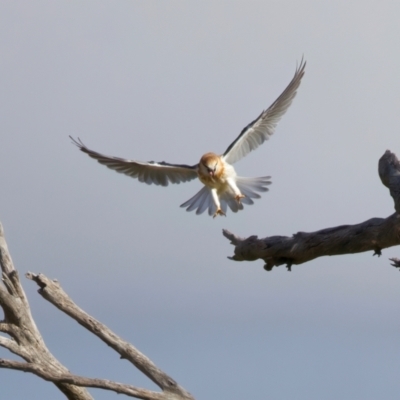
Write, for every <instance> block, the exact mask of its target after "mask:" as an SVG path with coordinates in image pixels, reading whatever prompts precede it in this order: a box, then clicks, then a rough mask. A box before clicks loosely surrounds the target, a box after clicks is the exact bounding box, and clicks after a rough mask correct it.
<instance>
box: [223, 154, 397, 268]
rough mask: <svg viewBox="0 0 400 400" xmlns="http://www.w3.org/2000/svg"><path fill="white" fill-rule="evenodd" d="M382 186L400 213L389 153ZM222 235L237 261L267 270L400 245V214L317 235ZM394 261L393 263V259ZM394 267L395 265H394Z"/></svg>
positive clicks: (382, 161) (225, 232)
mask: <svg viewBox="0 0 400 400" xmlns="http://www.w3.org/2000/svg"><path fill="white" fill-rule="evenodd" d="M378 172H379V176H380V178H381V180H382V183H383V184H384V185H385V186H387V187H388V188H389V190H390V194H391V196H392V197H393V200H394V204H395V209H396V211H399V210H400V162H399V160H398V159H397V157H396V155H395V154H393V153H391V152H390V151H389V150H387V151H386V152H385V154H384V155H383V156H382V157H381V158H380V160H379V165H378ZM223 235H224V236H225V237H226V238H227V239H229V240H230V242H231V244H233V245H234V246H235V250H234V256H233V257H229V258H230V259H232V260H235V261H254V260H258V259H261V260H264V262H265V266H264V268H265V269H266V270H267V271H270V270H271V269H272V268H273V267H274V266H279V265H283V264H286V266H287V268H288V270H289V271H290V270H291V267H292V265H297V264H302V263H305V262H307V261H310V260H313V259H315V258H317V257H322V256H333V255H341V254H353V253H361V252H365V251H373V252H374V254H373V255H375V254H377V255H381V250H382V249H385V248H388V247H391V246H396V245H399V244H400V214H398V213H397V212H396V213H394V214H393V215H391V216H389V217H387V218H385V219H384V218H371V219H369V220H367V221H365V222H362V223H360V224H356V225H341V226H337V227H333V228H327V229H322V230H319V231H316V232H309V233H307V232H298V233H295V234H294V235H293V236H291V237H288V236H270V237H266V238H264V239H258V237H257V236H250V237H248V238H241V237H239V236H236V235H235V234H233V233H231V232H229V231H228V230H223ZM392 261H393V260H392ZM392 265H393V264H392Z"/></svg>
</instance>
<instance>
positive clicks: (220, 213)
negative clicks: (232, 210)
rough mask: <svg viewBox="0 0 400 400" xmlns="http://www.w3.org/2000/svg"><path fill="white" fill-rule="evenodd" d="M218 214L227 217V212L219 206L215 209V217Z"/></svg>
mask: <svg viewBox="0 0 400 400" xmlns="http://www.w3.org/2000/svg"><path fill="white" fill-rule="evenodd" d="M217 215H223V216H224V217H226V214H225V213H224V212H223V211H222V210H221V209H220V208H218V210H217V211H215V214H214V215H213V218H215V217H216V216H217Z"/></svg>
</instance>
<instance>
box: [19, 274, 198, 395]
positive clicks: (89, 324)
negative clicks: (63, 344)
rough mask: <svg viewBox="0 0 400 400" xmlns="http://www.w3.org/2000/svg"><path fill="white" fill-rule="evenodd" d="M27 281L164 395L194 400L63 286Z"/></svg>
mask: <svg viewBox="0 0 400 400" xmlns="http://www.w3.org/2000/svg"><path fill="white" fill-rule="evenodd" d="M26 276H27V278H28V279H32V280H34V281H35V282H36V283H37V284H38V286H39V287H40V289H39V294H40V295H42V296H43V298H45V299H46V300H48V301H49V302H50V303H52V304H53V305H55V306H56V307H57V308H58V309H59V310H61V311H62V312H64V313H66V314H67V315H69V316H70V317H71V318H73V319H74V320H75V321H77V322H78V323H79V324H80V325H82V326H83V327H85V328H86V329H87V330H89V331H90V332H91V333H93V334H94V335H96V336H97V337H99V338H100V339H101V340H102V341H103V342H104V343H106V344H107V345H108V346H110V347H111V348H113V349H114V350H115V351H116V352H118V353H119V354H120V356H121V358H124V359H126V360H128V361H130V362H131V363H132V364H133V365H135V367H136V368H138V369H139V370H140V371H141V372H143V373H144V374H145V375H146V376H147V377H148V378H150V379H151V380H152V381H153V382H154V383H155V384H156V385H158V386H159V387H160V388H161V389H162V390H163V392H164V393H166V392H168V393H169V394H171V395H172V394H175V395H176V396H177V398H179V399H187V400H193V397H192V396H191V395H190V393H188V392H187V391H186V390H185V389H183V388H182V387H181V386H179V385H178V383H177V382H175V380H173V379H172V378H171V377H170V376H168V375H167V374H166V373H165V372H163V371H162V370H160V369H159V368H158V367H157V366H156V365H155V364H154V363H153V362H152V361H151V360H150V359H149V358H148V357H146V356H145V355H144V354H143V353H141V352H140V351H139V350H137V349H136V348H135V347H134V346H133V345H132V344H130V343H128V342H126V341H125V340H123V339H121V338H120V337H119V336H117V335H116V334H115V333H114V332H112V331H111V330H110V329H109V328H108V327H107V326H105V325H104V324H102V323H101V322H99V321H97V320H96V319H95V318H93V317H92V316H90V315H89V314H87V313H86V312H85V311H83V310H82V309H81V308H79V307H78V306H77V305H76V304H75V303H74V302H73V301H72V300H71V298H70V297H69V296H68V295H67V294H66V293H65V292H64V290H63V289H62V287H61V286H60V284H59V283H58V282H56V281H53V280H50V279H48V278H47V277H46V276H44V275H43V274H39V275H35V274H32V273H27V274H26Z"/></svg>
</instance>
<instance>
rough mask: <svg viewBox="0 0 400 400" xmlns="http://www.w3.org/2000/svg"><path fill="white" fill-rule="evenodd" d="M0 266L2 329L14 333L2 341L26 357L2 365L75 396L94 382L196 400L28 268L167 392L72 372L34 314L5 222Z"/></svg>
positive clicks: (149, 397) (55, 299)
mask: <svg viewBox="0 0 400 400" xmlns="http://www.w3.org/2000/svg"><path fill="white" fill-rule="evenodd" d="M0 267H1V269H2V278H3V285H1V284H0V307H1V308H2V309H3V311H4V316H5V318H4V320H3V321H0V332H2V333H6V334H8V335H9V336H10V337H11V338H10V339H9V338H6V337H4V336H0V346H2V347H5V348H7V349H8V350H10V351H11V352H13V353H15V354H17V355H18V356H20V357H22V358H23V359H24V360H25V361H26V362H20V361H12V360H4V359H0V368H11V369H16V370H21V371H25V372H31V373H34V374H36V375H38V376H40V377H41V378H43V379H45V380H48V381H51V382H53V383H54V384H55V385H56V386H57V387H58V389H60V390H61V392H62V393H64V394H65V396H66V397H67V398H68V399H70V400H92V399H93V398H92V396H91V395H90V394H89V392H88V391H87V390H86V389H85V387H95V388H101V389H106V390H112V391H115V392H116V393H123V394H126V395H128V396H131V397H136V398H140V399H144V400H194V398H193V397H192V396H191V395H190V393H188V392H187V391H186V390H185V389H183V388H182V387H181V386H179V385H178V384H177V383H176V382H175V381H174V380H173V379H172V378H171V377H169V376H168V375H167V374H165V373H164V372H163V371H161V370H160V369H159V368H158V367H157V366H156V365H155V364H154V363H153V362H152V361H151V360H150V359H148V358H147V357H146V356H145V355H144V354H142V353H140V352H139V351H138V350H137V349H136V348H135V347H134V346H133V345H131V344H130V343H128V342H125V341H123V340H122V339H121V338H119V337H118V336H117V335H116V334H115V333H113V332H112V331H111V330H110V329H109V328H107V327H106V326H105V325H103V324H101V323H100V322H98V321H96V320H95V319H94V318H93V317H91V316H90V315H88V314H87V313H85V312H84V311H83V310H81V309H80V308H79V307H78V306H77V305H76V304H75V303H74V302H73V301H72V300H71V299H70V298H69V296H68V295H67V294H66V293H65V292H64V291H63V290H62V288H61V286H60V285H59V284H58V283H57V282H55V281H52V280H50V279H48V278H47V277H46V276H44V275H35V274H32V273H28V274H27V277H28V278H29V279H31V280H33V281H35V282H36V283H37V284H38V285H39V286H40V289H39V293H40V294H41V295H42V296H43V298H45V299H46V300H48V301H50V302H51V303H52V304H54V305H55V306H56V307H58V308H59V309H60V310H62V311H63V312H65V313H66V314H68V315H69V316H71V317H72V318H74V319H75V320H76V321H77V322H78V323H80V324H81V325H82V326H84V327H85V328H86V329H88V330H89V331H90V332H92V333H94V334H95V335H96V336H98V337H99V338H100V339H102V340H103V341H104V342H105V343H106V344H107V345H109V346H110V347H112V348H113V349H114V350H116V351H117V352H118V353H119V354H120V355H121V358H125V359H127V360H129V361H131V362H132V363H133V364H134V365H135V366H136V367H137V368H138V369H139V370H140V371H141V372H143V373H144V374H145V375H146V376H148V377H149V378H150V379H152V380H153V382H155V383H156V384H157V385H158V386H159V387H160V388H161V389H162V393H158V392H153V391H150V390H146V389H142V388H137V387H134V386H131V385H125V384H121V383H117V382H112V381H109V380H104V379H91V378H86V377H81V376H77V375H73V374H71V373H70V372H69V371H68V369H67V368H66V367H65V366H63V365H62V364H61V363H60V362H59V361H58V360H57V359H56V358H55V357H54V356H53V355H52V354H51V353H50V351H49V350H48V349H47V347H46V345H45V343H44V341H43V338H42V336H41V335H40V332H39V330H38V329H37V327H36V325H35V322H34V320H33V318H32V315H31V313H30V309H29V303H28V299H27V297H26V295H25V293H24V290H23V288H22V285H21V284H20V281H19V277H18V273H17V271H16V270H15V269H14V266H13V264H12V261H11V257H10V254H9V252H8V249H7V244H6V241H5V238H4V233H3V229H2V226H1V224H0Z"/></svg>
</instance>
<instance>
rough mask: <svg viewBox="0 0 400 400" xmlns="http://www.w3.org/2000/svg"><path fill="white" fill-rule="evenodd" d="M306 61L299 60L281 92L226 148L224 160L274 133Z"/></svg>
mask: <svg viewBox="0 0 400 400" xmlns="http://www.w3.org/2000/svg"><path fill="white" fill-rule="evenodd" d="M305 66H306V62H305V61H303V60H301V62H300V65H299V66H298V68H297V69H296V72H295V74H294V77H293V79H292V80H291V82H290V83H289V85H288V86H287V87H286V89H285V90H284V91H283V92H282V94H281V95H280V96H279V97H278V98H277V99H276V100H275V101H274V102H273V103H272V105H271V106H270V107H269V108H268V109H267V110H265V111H263V112H262V113H261V114H260V115H259V116H258V117H257V118H256V119H255V120H254V121H252V122H251V123H250V124H248V125H247V126H246V127H245V128H244V129H243V130H242V132H241V133H240V135H239V136H238V137H237V138H236V140H235V141H234V142H233V143H231V145H230V146H229V147H228V148H227V149H226V151H225V153H224V154H223V157H224V159H225V161H226V162H228V163H229V164H233V163H235V162H236V161H239V160H240V159H241V158H243V157H244V156H246V155H247V154H248V153H250V151H252V150H255V149H256V148H257V147H258V146H260V145H261V144H262V143H264V142H265V141H266V140H267V139H269V137H270V136H271V135H272V134H273V133H274V131H275V128H276V125H277V124H278V122H279V120H280V119H281V118H282V116H283V114H285V112H286V111H287V109H288V108H289V106H290V104H291V103H292V100H293V99H294V97H295V96H296V92H297V89H298V87H299V86H300V83H301V79H302V77H303V75H304V69H305Z"/></svg>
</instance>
